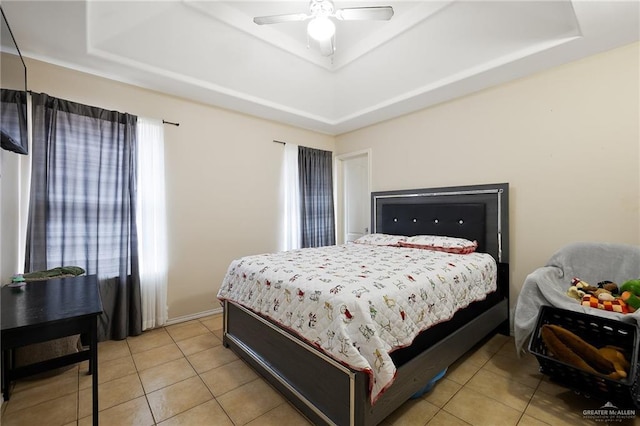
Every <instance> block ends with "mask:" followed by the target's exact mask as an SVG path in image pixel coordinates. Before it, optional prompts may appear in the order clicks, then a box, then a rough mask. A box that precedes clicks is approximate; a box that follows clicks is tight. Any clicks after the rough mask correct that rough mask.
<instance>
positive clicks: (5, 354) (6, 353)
mask: <svg viewBox="0 0 640 426" xmlns="http://www.w3.org/2000/svg"><path fill="white" fill-rule="evenodd" d="M10 352H11V349H5V350H3V351H2V396H3V397H4V400H5V401H8V400H9V386H11V380H9V379H8V378H7V371H9V370H10V369H11V366H10V360H9V357H10V356H11V354H10Z"/></svg>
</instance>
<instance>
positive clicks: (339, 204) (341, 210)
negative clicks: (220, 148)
mask: <svg viewBox="0 0 640 426" xmlns="http://www.w3.org/2000/svg"><path fill="white" fill-rule="evenodd" d="M371 154H372V152H371V148H367V149H361V150H359V151H353V152H348V153H345V154H340V155H336V157H335V168H334V169H335V182H336V184H335V191H334V193H335V194H336V195H335V197H334V204H335V206H336V207H335V213H336V243H337V244H344V242H345V237H344V230H345V209H346V207H347V206H346V203H345V199H344V194H345V191H344V186H345V180H344V162H345V161H346V160H349V159H351V158H354V157H360V156H366V157H367V193H368V194H369V196H368V197H367V200H368V201H367V203H368V204H369V206H368V208H367V211H369V212H370V211H371V164H372V161H371ZM370 222H371V221H370V220H369V221H368V222H367V223H369V227H368V228H369V232H371V224H370Z"/></svg>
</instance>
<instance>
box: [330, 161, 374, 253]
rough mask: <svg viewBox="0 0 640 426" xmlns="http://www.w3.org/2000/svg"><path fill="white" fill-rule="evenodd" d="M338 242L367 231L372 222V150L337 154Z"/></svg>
mask: <svg viewBox="0 0 640 426" xmlns="http://www.w3.org/2000/svg"><path fill="white" fill-rule="evenodd" d="M336 160H337V166H338V167H337V172H338V176H337V178H338V179H337V181H338V185H337V186H338V191H337V192H338V200H337V201H338V202H337V203H336V204H337V207H338V212H339V214H338V217H339V220H338V244H343V243H345V242H349V241H354V240H356V239H358V238H359V237H361V236H363V235H365V234H368V233H369V229H370V228H369V227H370V223H371V208H370V205H371V172H370V171H371V150H364V151H358V152H353V153H348V154H342V155H339V156H337V157H336Z"/></svg>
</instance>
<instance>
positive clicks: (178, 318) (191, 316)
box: [165, 307, 222, 326]
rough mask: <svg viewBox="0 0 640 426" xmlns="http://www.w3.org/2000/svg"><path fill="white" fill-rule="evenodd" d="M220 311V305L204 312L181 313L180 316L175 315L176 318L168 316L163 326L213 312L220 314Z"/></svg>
mask: <svg viewBox="0 0 640 426" xmlns="http://www.w3.org/2000/svg"><path fill="white" fill-rule="evenodd" d="M221 313H222V307H219V308H216V309H210V310H208V311H204V312H198V313H197V314H190V315H183V316H181V317H176V318H169V319H168V320H167V322H166V323H165V326H167V325H173V324H179V323H181V322H186V321H191V320H194V319H198V318H202V317H208V316H209V315H215V314H221Z"/></svg>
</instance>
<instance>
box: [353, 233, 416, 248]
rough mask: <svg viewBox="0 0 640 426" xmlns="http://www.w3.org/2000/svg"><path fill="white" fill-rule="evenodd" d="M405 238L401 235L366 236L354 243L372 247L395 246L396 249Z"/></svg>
mask: <svg viewBox="0 0 640 426" xmlns="http://www.w3.org/2000/svg"><path fill="white" fill-rule="evenodd" d="M406 239H407V237H405V236H403V235H388V234H367V235H363V236H362V237H360V238H358V239H357V240H355V241H354V243H357V244H370V245H373V246H395V247H398V246H399V245H400V242H402V241H405V240H406Z"/></svg>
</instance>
